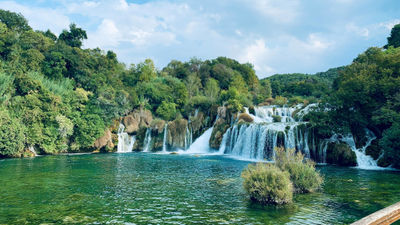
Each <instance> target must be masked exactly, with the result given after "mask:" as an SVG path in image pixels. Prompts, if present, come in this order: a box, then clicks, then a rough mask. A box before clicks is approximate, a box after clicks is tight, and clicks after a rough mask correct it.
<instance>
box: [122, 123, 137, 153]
mask: <svg viewBox="0 0 400 225" xmlns="http://www.w3.org/2000/svg"><path fill="white" fill-rule="evenodd" d="M124 131H125V126H124V125H123V124H122V123H120V124H119V127H118V146H117V152H118V153H125V152H132V149H133V145H134V144H135V141H136V136H134V135H133V136H130V135H129V134H128V133H126V132H124Z"/></svg>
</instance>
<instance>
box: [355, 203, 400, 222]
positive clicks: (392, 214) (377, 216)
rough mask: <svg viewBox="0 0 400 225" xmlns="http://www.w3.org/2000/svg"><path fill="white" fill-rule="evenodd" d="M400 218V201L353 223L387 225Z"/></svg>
mask: <svg viewBox="0 0 400 225" xmlns="http://www.w3.org/2000/svg"><path fill="white" fill-rule="evenodd" d="M399 219H400V202H398V203H396V204H394V205H391V206H389V207H386V208H384V209H381V210H379V211H377V212H375V213H372V214H371V215H369V216H366V217H364V218H362V219H361V220H359V221H357V222H354V223H352V225H378V224H379V225H384V224H385V225H386V224H392V223H394V222H396V221H397V220H399Z"/></svg>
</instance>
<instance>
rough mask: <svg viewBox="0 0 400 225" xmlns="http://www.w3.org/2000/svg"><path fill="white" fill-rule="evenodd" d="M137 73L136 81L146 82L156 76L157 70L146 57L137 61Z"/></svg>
mask: <svg viewBox="0 0 400 225" xmlns="http://www.w3.org/2000/svg"><path fill="white" fill-rule="evenodd" d="M136 71H137V73H138V81H140V82H148V81H151V80H153V79H154V78H156V76H157V70H156V67H155V66H154V62H153V60H151V59H146V60H145V61H144V62H142V63H139V64H138V65H137V67H136Z"/></svg>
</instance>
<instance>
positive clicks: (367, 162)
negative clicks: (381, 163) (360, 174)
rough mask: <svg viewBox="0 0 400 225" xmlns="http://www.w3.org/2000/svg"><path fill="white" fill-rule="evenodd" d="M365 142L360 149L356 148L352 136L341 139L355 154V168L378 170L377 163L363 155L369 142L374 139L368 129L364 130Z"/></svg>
mask: <svg viewBox="0 0 400 225" xmlns="http://www.w3.org/2000/svg"><path fill="white" fill-rule="evenodd" d="M365 133H366V138H367V142H366V143H365V145H364V146H363V147H361V148H357V147H356V144H355V141H354V138H353V135H348V136H345V137H343V138H342V139H341V140H342V141H343V142H345V143H347V144H348V145H349V146H350V148H351V150H352V151H353V152H354V153H356V156H357V166H358V167H359V168H361V169H376V168H378V165H377V161H375V160H374V159H373V158H372V157H371V156H369V155H366V154H365V150H366V149H367V148H368V147H369V146H370V145H371V142H372V141H373V140H375V139H376V136H375V135H374V133H373V132H372V131H370V130H368V129H366V130H365Z"/></svg>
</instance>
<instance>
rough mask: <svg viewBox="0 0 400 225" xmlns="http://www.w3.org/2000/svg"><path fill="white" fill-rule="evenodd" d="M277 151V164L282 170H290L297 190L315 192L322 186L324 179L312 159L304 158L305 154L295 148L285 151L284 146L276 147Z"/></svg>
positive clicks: (299, 191)
mask: <svg viewBox="0 0 400 225" xmlns="http://www.w3.org/2000/svg"><path fill="white" fill-rule="evenodd" d="M275 151H276V155H275V164H276V166H277V167H279V168H280V169H281V170H283V171H287V172H289V174H290V180H291V181H292V182H293V186H294V191H295V192H297V193H307V192H313V191H316V190H317V189H319V188H320V187H321V184H322V182H323V179H322V177H321V175H320V174H319V173H318V172H317V171H316V170H315V165H314V163H313V162H312V161H310V160H304V155H303V154H301V153H300V152H298V153H296V152H295V149H287V150H286V151H285V149H284V148H276V149H275Z"/></svg>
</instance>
